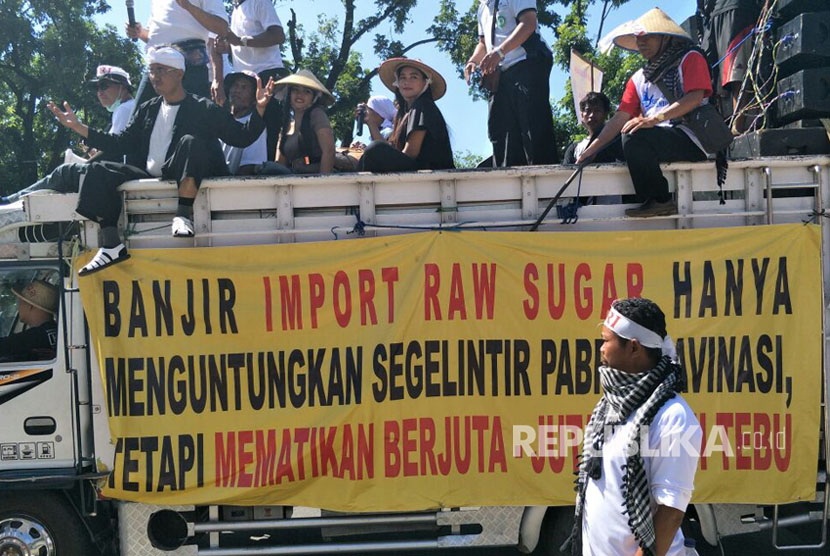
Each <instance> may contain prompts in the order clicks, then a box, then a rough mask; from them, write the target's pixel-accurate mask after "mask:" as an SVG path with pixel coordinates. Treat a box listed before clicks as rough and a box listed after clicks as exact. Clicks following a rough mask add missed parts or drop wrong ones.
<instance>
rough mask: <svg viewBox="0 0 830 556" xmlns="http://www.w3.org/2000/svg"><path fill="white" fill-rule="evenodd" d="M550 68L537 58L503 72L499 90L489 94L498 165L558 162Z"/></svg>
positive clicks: (489, 130) (491, 133) (489, 123)
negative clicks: (551, 98)
mask: <svg viewBox="0 0 830 556" xmlns="http://www.w3.org/2000/svg"><path fill="white" fill-rule="evenodd" d="M550 70H551V66H550V64H548V63H547V62H546V61H544V60H543V59H539V58H537V59H533V60H524V61H522V62H519V63H518V64H515V65H513V66H511V67H510V68H508V69H507V70H506V71H504V72H502V74H501V78H500V80H499V89H498V91H497V92H496V94H494V95H491V96H490V114H489V116H488V119H487V134H488V136H489V137H490V142H491V143H493V156H494V157H495V159H496V165H497V166H524V165H528V164H554V163H556V162H557V161H558V159H559V156H558V153H557V150H556V139H555V137H554V133H553V113H552V112H551V108H550V84H549V81H550ZM505 158H506V163H505Z"/></svg>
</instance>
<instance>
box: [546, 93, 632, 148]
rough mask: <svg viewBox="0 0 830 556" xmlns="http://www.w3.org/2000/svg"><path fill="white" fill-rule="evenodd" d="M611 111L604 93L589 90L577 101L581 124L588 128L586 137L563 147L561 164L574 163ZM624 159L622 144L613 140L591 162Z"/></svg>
mask: <svg viewBox="0 0 830 556" xmlns="http://www.w3.org/2000/svg"><path fill="white" fill-rule="evenodd" d="M610 112H611V101H610V100H609V99H608V97H607V96H605V94H604V93H599V92H595V91H591V92H590V93H588V94H587V95H585V96H584V97H582V100H580V101H579V115H580V120H581V121H582V125H583V126H585V129H587V130H588V137H586V138H584V139H582V140H581V141H574V142H572V143H571V144H570V145H568V148H567V149H565V158H564V160H563V161H562V163H563V164H576V159H577V158H579V156H580V155H581V154H582V153H583V152H585V149H587V148H588V145H590V144H591V143H593V142H594V140H595V139H596V138H597V136H598V135H599V134H600V132H602V128H603V127H605V120H607V119H608V114H609V113H610ZM622 160H625V158H624V157H623V152H622V145H621V144H620V143H619V142H618V141H615V142H613V143H611V144H610V145H608V147H606V148H605V149H603V150H601V151H600V152H598V153H597V155H596V156H595V157H594V159H593V160H591V162H595V163H597V164H600V163H603V162H617V161H622Z"/></svg>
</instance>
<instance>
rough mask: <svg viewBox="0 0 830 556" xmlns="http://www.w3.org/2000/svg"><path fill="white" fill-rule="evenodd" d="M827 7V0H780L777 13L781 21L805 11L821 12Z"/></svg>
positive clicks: (776, 9) (776, 8)
mask: <svg viewBox="0 0 830 556" xmlns="http://www.w3.org/2000/svg"><path fill="white" fill-rule="evenodd" d="M826 9H827V0H778V4H777V5H776V6H775V13H776V14H777V15H778V17H779V18H780V20H781V21H787V20H788V19H790V18H791V17H793V16H796V15H798V14H803V13H805V12H820V11H822V10H826Z"/></svg>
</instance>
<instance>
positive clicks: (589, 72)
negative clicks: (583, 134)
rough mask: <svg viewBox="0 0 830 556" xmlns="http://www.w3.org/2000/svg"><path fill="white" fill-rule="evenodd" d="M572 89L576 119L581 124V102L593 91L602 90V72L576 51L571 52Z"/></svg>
mask: <svg viewBox="0 0 830 556" xmlns="http://www.w3.org/2000/svg"><path fill="white" fill-rule="evenodd" d="M571 89H572V90H573V93H574V110H575V111H576V119H577V120H579V121H580V122H581V121H582V117H581V115H580V111H579V101H580V100H582V99H583V98H584V97H585V95H587V94H588V93H590V92H592V91H595V92H599V91H601V90H602V70H600V69H599V68H598V67H596V66H595V65H593V64H592V63H591V62H589V61H588V60H586V59H585V58H583V57H582V56H580V55H579V53H578V52H577V51H575V50H571Z"/></svg>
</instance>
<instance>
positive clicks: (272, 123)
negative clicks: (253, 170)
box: [259, 68, 290, 160]
mask: <svg viewBox="0 0 830 556" xmlns="http://www.w3.org/2000/svg"><path fill="white" fill-rule="evenodd" d="M288 74H289V71H288V70H287V69H285V68H273V69H267V70H265V71H261V72H260V73H259V78H260V79H261V80H262V86H263V87H265V86H266V85H267V84H268V78H269V77H273V78H274V81H277V80H278V79H280V78H282V77H285V76H286V75H288ZM288 100H290V99H286V101H288ZM282 108H283V105H282V103H281V102H280V101H278V100H277V99H275V98H272V99H271V102H269V103H268V106H266V107H265V114H263V116H262V119H263V120H264V121H265V132H266V133H267V135H266V136H265V137H266V139H267V142H268V146H267V147H266V148H267V149H268V150H267V151H266V153H265V154H266V155H267V158H266V160H276V159H277V143H278V142H279V138H280V130H281V129H282Z"/></svg>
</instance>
